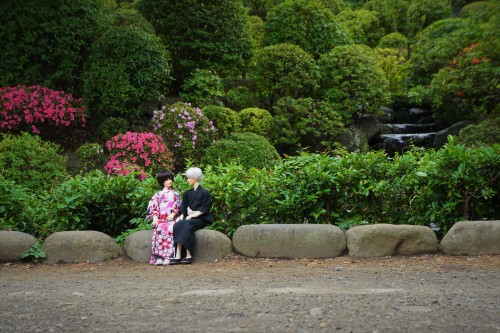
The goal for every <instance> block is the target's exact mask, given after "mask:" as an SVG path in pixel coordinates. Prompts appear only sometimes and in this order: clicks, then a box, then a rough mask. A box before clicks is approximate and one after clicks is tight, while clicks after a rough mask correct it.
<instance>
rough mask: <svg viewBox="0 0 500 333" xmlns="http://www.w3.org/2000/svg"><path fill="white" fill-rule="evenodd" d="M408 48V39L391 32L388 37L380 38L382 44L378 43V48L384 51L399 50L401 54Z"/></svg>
mask: <svg viewBox="0 0 500 333" xmlns="http://www.w3.org/2000/svg"><path fill="white" fill-rule="evenodd" d="M407 46H408V38H406V37H405V36H404V35H402V34H400V33H399V32H391V33H390V34H388V35H385V36H383V37H382V38H380V42H379V43H378V47H380V48H383V49H387V48H390V49H398V50H399V51H400V53H401V52H402V50H403V49H405V48H406V47H407Z"/></svg>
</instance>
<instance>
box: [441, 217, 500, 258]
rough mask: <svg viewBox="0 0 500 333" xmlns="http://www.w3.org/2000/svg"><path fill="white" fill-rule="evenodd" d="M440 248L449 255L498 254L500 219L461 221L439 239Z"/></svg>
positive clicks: (499, 252)
mask: <svg viewBox="0 0 500 333" xmlns="http://www.w3.org/2000/svg"><path fill="white" fill-rule="evenodd" d="M440 250H441V252H443V253H446V254H450V255H484V254H500V221H462V222H457V223H455V224H454V225H453V227H451V229H450V230H449V231H448V232H447V233H446V235H445V236H444V237H443V239H442V240H441V244H440Z"/></svg>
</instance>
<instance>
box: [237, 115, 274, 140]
mask: <svg viewBox="0 0 500 333" xmlns="http://www.w3.org/2000/svg"><path fill="white" fill-rule="evenodd" d="M238 116H239V118H240V124H241V131H242V132H252V133H255V134H259V135H261V136H263V137H266V138H267V137H269V136H270V135H271V131H272V129H273V122H274V120H273V116H272V115H271V113H269V111H267V110H264V109H259V108H248V109H243V110H241V111H240V112H239V113H238Z"/></svg>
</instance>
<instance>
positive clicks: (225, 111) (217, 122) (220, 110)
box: [201, 105, 240, 139]
mask: <svg viewBox="0 0 500 333" xmlns="http://www.w3.org/2000/svg"><path fill="white" fill-rule="evenodd" d="M201 112H202V113H203V114H204V115H205V116H207V118H208V119H210V120H211V121H212V123H213V124H214V126H215V128H216V129H217V132H216V133H217V139H223V138H225V137H227V136H228V135H230V134H232V133H234V132H237V131H238V130H239V129H240V118H239V116H238V113H237V112H236V111H233V110H231V109H230V108H226V107H223V106H215V105H211V106H207V107H204V108H203V109H202V110H201Z"/></svg>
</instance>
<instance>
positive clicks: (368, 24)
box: [337, 9, 384, 47]
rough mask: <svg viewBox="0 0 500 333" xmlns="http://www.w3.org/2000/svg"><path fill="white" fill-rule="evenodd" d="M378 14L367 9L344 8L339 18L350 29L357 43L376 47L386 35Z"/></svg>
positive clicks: (338, 15)
mask: <svg viewBox="0 0 500 333" xmlns="http://www.w3.org/2000/svg"><path fill="white" fill-rule="evenodd" d="M378 16H379V13H378V12H375V11H370V10H366V9H360V10H343V11H341V12H340V13H339V14H337V19H338V20H339V21H340V22H341V23H342V24H343V26H344V27H346V28H347V29H348V30H349V32H350V35H351V38H352V40H353V41H354V43H355V44H365V45H368V46H370V47H375V46H377V44H378V43H379V41H380V38H382V36H383V35H384V29H383V28H382V27H381V26H380V22H379V18H378Z"/></svg>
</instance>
